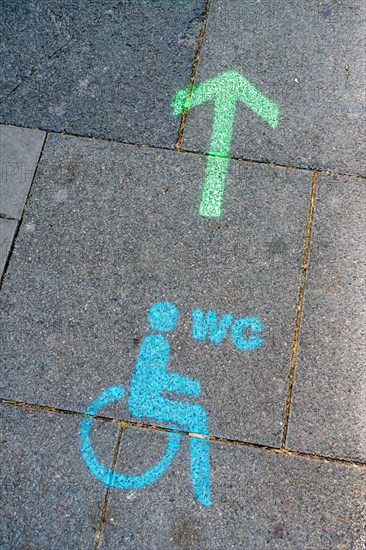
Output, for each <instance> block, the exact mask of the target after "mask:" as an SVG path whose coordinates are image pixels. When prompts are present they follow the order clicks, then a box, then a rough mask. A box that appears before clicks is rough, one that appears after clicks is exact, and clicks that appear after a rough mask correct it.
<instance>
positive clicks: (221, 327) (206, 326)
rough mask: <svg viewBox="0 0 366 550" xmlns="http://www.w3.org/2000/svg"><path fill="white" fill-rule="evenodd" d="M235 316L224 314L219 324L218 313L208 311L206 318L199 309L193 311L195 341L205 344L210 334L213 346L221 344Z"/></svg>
mask: <svg viewBox="0 0 366 550" xmlns="http://www.w3.org/2000/svg"><path fill="white" fill-rule="evenodd" d="M232 318H233V316H232V315H229V314H226V313H225V314H224V315H222V317H221V320H220V323H219V324H218V323H217V315H216V311H208V312H207V313H206V316H204V314H203V313H202V311H201V310H200V309H199V308H197V309H194V310H193V311H192V321H193V325H192V335H193V338H194V339H195V340H201V342H203V341H204V340H205V338H206V336H207V333H208V332H209V333H210V342H212V343H213V344H221V342H222V341H223V339H224V337H225V334H226V333H227V330H228V328H229V326H230V324H231V321H232Z"/></svg>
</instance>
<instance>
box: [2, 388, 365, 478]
mask: <svg viewBox="0 0 366 550" xmlns="http://www.w3.org/2000/svg"><path fill="white" fill-rule="evenodd" d="M0 403H2V404H4V405H13V406H16V407H22V408H26V409H33V410H38V411H47V412H54V413H59V414H66V415H71V416H76V417H78V418H93V419H94V420H98V421H102V422H114V423H118V424H120V426H121V428H122V429H125V428H126V427H127V426H130V427H132V428H143V429H148V430H151V431H157V432H163V433H176V434H180V435H183V436H185V437H196V438H199V439H208V440H209V441H214V442H216V443H227V444H230V445H239V446H241V447H248V448H250V449H258V450H262V451H267V452H272V453H275V454H283V455H286V456H297V457H300V458H308V459H311V460H321V461H323V462H333V463H337V464H343V465H345V466H358V467H361V468H365V469H366V462H362V461H360V460H349V459H345V458H337V457H332V456H325V455H317V454H315V453H308V452H304V451H295V450H292V449H287V448H284V447H282V446H281V447H273V446H271V445H264V444H262V443H253V442H250V441H241V440H238V439H230V438H226V437H220V436H215V435H205V434H198V433H193V432H187V431H183V430H179V429H174V428H166V427H164V426H154V425H153V424H145V423H144V422H136V421H133V420H124V419H121V418H112V417H108V416H99V415H90V414H86V413H82V412H77V411H72V410H68V409H61V408H57V407H50V406H47V405H38V404H34V403H27V402H26V401H16V400H15V399H4V398H0Z"/></svg>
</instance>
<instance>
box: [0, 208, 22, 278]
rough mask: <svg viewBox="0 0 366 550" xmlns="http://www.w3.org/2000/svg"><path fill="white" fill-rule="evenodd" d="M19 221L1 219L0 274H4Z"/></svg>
mask: <svg viewBox="0 0 366 550" xmlns="http://www.w3.org/2000/svg"><path fill="white" fill-rule="evenodd" d="M17 226H18V222H17V221H16V220H5V219H0V276H1V275H2V274H3V271H4V268H5V265H6V261H7V259H8V254H9V252H10V248H11V245H12V242H13V239H14V235H15V231H16V229H17Z"/></svg>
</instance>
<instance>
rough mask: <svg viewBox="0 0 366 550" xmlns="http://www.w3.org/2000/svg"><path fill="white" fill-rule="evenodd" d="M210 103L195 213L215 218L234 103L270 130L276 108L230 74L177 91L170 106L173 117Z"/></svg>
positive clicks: (237, 75)
mask: <svg viewBox="0 0 366 550" xmlns="http://www.w3.org/2000/svg"><path fill="white" fill-rule="evenodd" d="M210 100H214V101H215V105H214V120H213V127H212V135H211V143H210V150H209V152H208V155H209V156H208V161H207V168H206V174H205V183H204V187H203V193H202V197H201V204H200V209H199V213H200V214H201V216H208V217H211V218H218V217H219V216H220V215H221V204H222V197H223V194H224V188H225V179H226V174H227V170H228V166H229V158H228V157H229V153H230V145H231V135H232V130H233V122H234V116H235V109H236V102H237V101H238V100H240V101H242V102H243V103H245V105H246V106H247V107H249V108H250V109H252V111H254V112H255V113H256V114H257V115H259V116H260V117H261V118H262V119H263V120H265V121H266V122H268V124H269V125H270V126H272V128H276V126H277V125H278V113H279V109H278V105H276V103H274V102H273V101H272V100H271V99H269V98H268V97H267V96H265V95H264V94H262V92H260V91H259V90H257V88H256V87H255V86H253V84H251V82H249V80H247V79H246V78H245V77H244V76H242V75H241V74H240V73H238V72H236V71H234V70H232V71H226V72H223V73H221V74H219V75H218V76H217V77H216V78H210V79H209V80H206V81H205V82H202V83H201V84H199V85H198V86H193V87H192V89H191V90H189V88H188V90H178V92H177V93H176V96H175V98H174V101H173V103H172V107H173V114H174V115H180V114H181V113H183V111H185V110H188V109H191V108H192V107H196V106H197V105H201V103H204V102H206V101H210Z"/></svg>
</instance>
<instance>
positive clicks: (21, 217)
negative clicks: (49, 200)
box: [0, 132, 48, 291]
mask: <svg viewBox="0 0 366 550" xmlns="http://www.w3.org/2000/svg"><path fill="white" fill-rule="evenodd" d="M47 136H48V132H46V135H45V137H44V140H43V143H42V147H41V151H40V153H39V155H38V160H37V164H36V167H35V169H34V172H33V176H32V181H31V183H30V186H29V189H28V194H27V198H26V200H25V202H24V207H23V210H22V214H21V216H20V218H19V220H15V221H17V222H18V224H17V227H16V229H15V231H14V235H13V240H12V242H11V246H10V249H9V253H8V257H7V258H6V262H5V265H4V270H3V274H2V276H1V280H0V291H1V289H2V286H3V283H4V280H5V277H6V272H7V270H8V266H9V262H10V258H11V257H12V255H13V250H14V246H15V242H16V239H17V237H18V233H19V229H20V226H21V225H22V221H23V217H24V213H25V211H26V209H27V206H28V200H29V196H30V193H31V189H32V186H33V182H34V180H35V177H36V174H37V171H38V166H39V163H40V160H41V158H42V154H43V150H44V147H45V144H46V141H47Z"/></svg>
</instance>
